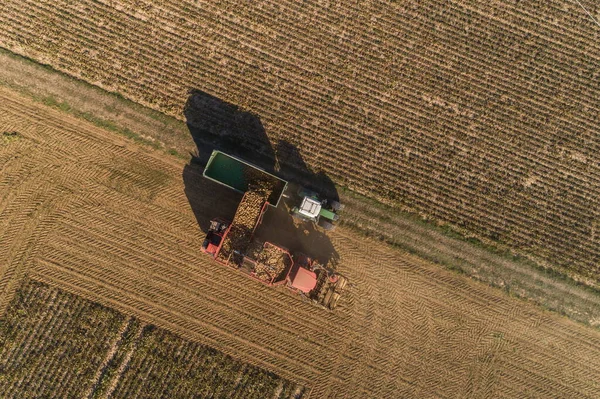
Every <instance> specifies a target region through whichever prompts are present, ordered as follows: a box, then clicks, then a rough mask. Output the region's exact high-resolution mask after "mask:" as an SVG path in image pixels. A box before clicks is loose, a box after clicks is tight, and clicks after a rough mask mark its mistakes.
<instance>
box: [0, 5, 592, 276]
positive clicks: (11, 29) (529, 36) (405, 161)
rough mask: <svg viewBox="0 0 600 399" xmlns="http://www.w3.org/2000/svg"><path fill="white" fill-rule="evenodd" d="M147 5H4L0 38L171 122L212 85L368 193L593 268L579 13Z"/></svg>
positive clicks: (557, 9) (316, 162)
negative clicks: (169, 116)
mask: <svg viewBox="0 0 600 399" xmlns="http://www.w3.org/2000/svg"><path fill="white" fill-rule="evenodd" d="M142 3H143V4H145V7H143V8H140V7H139V2H136V5H135V6H134V4H130V3H129V2H126V1H123V2H120V5H121V6H122V7H119V8H115V7H113V6H112V5H111V4H108V3H104V2H99V3H98V2H84V3H83V4H82V6H81V7H80V8H73V7H69V6H68V5H66V4H65V5H64V6H61V7H57V6H55V5H54V4H50V3H49V2H33V1H27V2H8V3H7V5H6V6H5V7H6V10H7V12H5V13H3V14H2V15H3V16H2V18H3V19H2V22H3V23H4V25H3V28H2V29H1V30H0V37H3V38H4V40H5V41H6V43H7V45H8V46H9V47H11V46H14V47H15V48H19V49H20V51H23V52H25V53H26V54H28V55H31V56H34V58H36V57H43V58H44V59H47V58H48V57H49V58H50V59H51V64H53V65H55V66H57V67H58V68H60V69H62V70H65V71H67V72H69V73H73V74H76V75H79V76H81V77H83V78H84V79H87V80H89V81H92V82H101V84H102V85H104V86H105V87H108V88H111V89H114V88H117V87H119V90H122V91H123V93H124V94H125V95H128V96H129V97H131V98H133V99H134V100H136V101H139V102H141V103H144V104H148V105H152V106H154V107H157V108H160V109H162V110H165V111H168V112H175V113H179V112H181V110H182V109H183V106H184V103H185V101H186V92H187V90H188V89H189V88H198V89H201V90H203V91H206V92H208V93H210V94H212V95H215V96H217V97H221V98H223V99H225V100H227V101H230V102H232V103H235V104H236V105H241V106H242V107H245V108H247V109H249V110H251V111H252V112H253V113H255V114H258V115H260V117H261V119H262V121H263V124H264V125H265V127H267V129H268V132H269V137H270V138H271V140H273V142H276V141H277V140H278V139H284V140H286V141H289V142H291V143H293V144H295V145H296V146H298V147H299V148H301V151H302V156H303V158H304V160H305V161H306V162H307V164H308V165H309V166H310V167H311V168H312V169H314V170H319V169H322V170H323V171H325V172H326V173H329V174H331V175H332V176H334V177H336V178H337V179H338V181H339V182H340V183H342V184H344V185H347V186H349V187H351V188H353V189H354V190H356V191H358V192H361V193H363V194H367V195H369V196H372V197H376V198H379V199H382V200H386V201H392V202H394V203H397V204H399V205H401V206H403V207H405V208H409V209H411V210H413V211H416V212H419V213H421V214H423V215H427V216H428V217H430V218H434V219H437V220H440V221H444V222H449V223H452V224H454V225H456V226H459V227H461V228H463V229H466V230H467V231H469V232H472V233H473V232H474V233H476V234H477V235H480V236H482V237H488V238H492V239H496V240H501V241H503V242H505V243H507V244H509V245H511V246H513V247H514V248H516V249H520V250H523V251H526V252H533V253H537V254H541V255H543V256H544V257H545V258H546V259H548V260H550V261H551V262H555V263H558V264H560V265H562V266H565V267H567V268H569V269H572V270H576V271H579V272H581V273H583V274H586V275H588V276H593V275H594V274H595V272H596V271H597V264H598V260H599V259H600V243H599V241H598V240H599V237H598V235H597V234H595V230H594V229H595V227H594V226H595V225H596V224H597V222H598V218H599V217H600V215H599V214H598V212H597V209H598V208H599V205H600V204H599V203H598V199H597V198H599V197H598V195H597V190H598V186H597V185H595V184H594V183H593V182H594V181H597V180H598V178H600V170H599V168H598V165H597V163H596V162H594V159H595V157H596V156H597V155H596V154H597V153H598V152H599V151H600V143H599V142H598V137H597V135H595V133H594V132H595V131H596V128H597V125H598V116H597V113H596V112H594V111H593V109H594V107H595V99H596V98H597V97H598V94H599V93H598V90H597V87H596V86H594V85H589V84H588V82H589V81H590V79H593V77H594V76H595V75H594V72H593V71H594V69H593V67H592V66H593V65H594V64H595V59H593V57H591V56H590V55H589V54H590V52H589V51H584V50H582V49H583V48H587V49H595V48H597V41H596V40H594V37H595V34H594V31H593V30H591V29H592V27H591V26H590V25H589V24H580V23H578V19H579V15H578V14H577V12H576V8H574V7H570V8H569V13H567V14H565V13H564V11H563V9H562V6H560V5H558V4H555V3H552V2H551V3H545V2H531V4H528V5H526V6H523V7H521V6H518V5H499V4H494V5H491V6H490V7H489V8H483V7H481V5H480V4H478V3H474V2H455V1H448V2H435V3H434V2H431V3H426V4H421V3H419V4H417V5H414V6H409V5H406V6H402V7H393V6H390V8H389V9H388V10H385V11H386V12H381V11H382V10H379V11H380V12H377V13H374V14H373V16H372V18H370V19H368V20H365V19H364V18H362V17H361V16H362V15H363V14H364V13H365V12H367V11H366V10H362V9H360V8H358V7H356V6H352V5H349V4H348V5H344V6H343V7H342V8H335V7H326V8H322V7H318V6H317V5H313V4H307V5H303V6H302V7H300V6H298V5H296V4H294V3H293V2H283V3H282V2H270V3H264V4H262V5H260V6H259V5H256V6H254V5H244V6H239V5H235V4H233V3H232V4H228V3H221V4H219V5H216V4H207V5H204V6H203V7H202V8H199V7H197V6H194V5H192V4H190V3H188V2H183V1H175V0H174V1H168V2H161V3H159V4H151V3H144V2H142ZM234 9H235V12H233V10H234ZM83 10H87V11H83ZM541 10H542V11H543V13H548V15H549V16H551V17H552V18H554V19H555V20H560V21H561V25H560V26H558V25H557V24H555V23H547V20H546V19H544V18H541V17H540V12H542V11H541ZM89 11H93V12H89ZM317 11H318V12H317ZM371 11H376V10H371ZM344 16H345V17H344ZM39 21H46V23H41V24H40V22H39ZM307 21H310V22H307ZM576 22H577V23H576ZM562 26H568V27H569V29H562ZM317 27H318V28H317ZM45 29H47V30H48V33H52V34H45V35H41V34H40V33H39V32H40V31H44V30H45ZM149 31H150V32H152V34H151V35H148V34H147V32H149ZM107 43H110V44H111V45H110V47H109V46H108V45H107ZM53 49H54V50H53ZM216 71H218V73H215V72H216ZM219 117H220V116H219V115H215V116H214V118H213V119H215V120H216V121H215V125H217V126H218V125H219V123H218V119H219ZM210 119H211V118H210V117H209V118H207V120H210ZM244 142H246V143H251V142H252V140H251V139H248V140H244ZM284 162H285V161H284ZM529 179H533V180H531V181H533V184H531V185H526V184H525V183H524V182H526V181H529Z"/></svg>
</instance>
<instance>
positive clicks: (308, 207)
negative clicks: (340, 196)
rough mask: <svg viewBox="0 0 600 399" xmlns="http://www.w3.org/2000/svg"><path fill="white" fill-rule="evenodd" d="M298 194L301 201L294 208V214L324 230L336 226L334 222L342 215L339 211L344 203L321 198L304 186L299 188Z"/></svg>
mask: <svg viewBox="0 0 600 399" xmlns="http://www.w3.org/2000/svg"><path fill="white" fill-rule="evenodd" d="M297 195H298V199H301V202H300V205H299V206H294V207H293V208H292V210H291V214H292V216H294V217H295V218H297V219H300V220H304V221H309V222H313V223H315V224H316V225H318V226H321V227H322V228H323V229H324V230H333V229H334V228H335V224H334V223H335V222H337V221H338V219H339V217H340V215H339V214H338V212H339V211H341V210H342V209H344V206H343V205H342V204H340V203H339V202H337V201H334V200H329V199H321V198H320V197H319V194H317V193H316V192H314V191H311V190H308V189H306V188H304V187H300V188H299V189H298V192H297Z"/></svg>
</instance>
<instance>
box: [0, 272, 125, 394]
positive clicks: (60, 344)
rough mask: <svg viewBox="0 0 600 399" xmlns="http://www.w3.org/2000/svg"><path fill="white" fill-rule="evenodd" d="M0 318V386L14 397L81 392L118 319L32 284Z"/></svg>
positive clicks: (116, 329)
mask: <svg viewBox="0 0 600 399" xmlns="http://www.w3.org/2000/svg"><path fill="white" fill-rule="evenodd" d="M3 319H4V322H3V323H2V325H1V329H0V359H2V361H1V364H2V367H1V368H0V370H1V371H0V374H1V375H2V378H0V390H1V391H2V393H3V395H4V396H6V397H19V398H34V397H54V396H52V395H55V394H56V393H57V392H61V394H62V395H66V396H72V397H79V396H81V395H82V394H83V392H84V391H85V389H86V388H87V387H88V385H89V380H90V379H91V377H92V376H93V374H94V372H95V371H96V369H97V367H98V366H99V364H100V362H101V360H102V356H103V353H104V352H106V351H107V349H108V343H109V342H110V341H111V339H112V337H113V336H114V335H115V334H116V333H117V331H118V329H119V327H120V325H121V323H122V321H123V317H122V316H121V315H119V314H118V313H117V312H115V311H113V310H110V309H108V308H103V307H101V306H99V305H94V304H92V303H90V302H87V301H84V300H82V299H80V298H77V297H76V296H74V295H71V294H67V293H64V292H59V291H58V290H56V289H54V290H51V289H48V288H47V287H46V286H44V285H43V284H40V283H36V282H29V283H27V284H25V286H24V287H23V288H22V289H21V290H20V291H19V292H18V293H17V295H16V296H15V297H14V299H13V301H12V303H11V306H10V307H9V309H8V311H7V313H6V314H5V315H4V316H3ZM66 365H68V366H67V367H65V366H66Z"/></svg>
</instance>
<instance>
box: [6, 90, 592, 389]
mask: <svg viewBox="0 0 600 399" xmlns="http://www.w3.org/2000/svg"><path fill="white" fill-rule="evenodd" d="M13 96H14V95H10V94H9V93H8V92H5V91H0V98H1V100H2V103H3V104H5V105H6V112H5V113H4V114H2V115H0V130H1V129H2V127H3V126H4V125H6V126H8V125H10V126H11V127H13V126H15V124H16V126H17V127H18V130H19V131H20V133H21V134H22V136H23V139H22V141H21V142H20V143H19V142H15V143H12V144H11V146H12V147H7V148H2V149H0V156H3V155H2V154H4V151H14V153H19V151H22V150H23V148H25V147H23V146H26V147H27V148H28V150H27V152H28V153H29V154H30V155H31V156H29V157H24V158H22V159H21V160H19V162H20V163H21V164H19V165H18V166H17V165H16V164H11V163H10V162H12V161H8V162H9V163H7V164H6V165H7V167H6V168H5V169H4V170H5V172H4V173H6V175H4V174H3V176H2V181H3V182H4V183H3V184H4V187H6V188H7V189H8V191H9V194H7V195H8V197H6V198H8V199H10V201H7V202H6V204H5V205H2V206H3V213H2V214H1V215H2V218H1V219H0V236H2V237H5V236H6V234H7V232H8V231H9V230H8V229H9V225H10V223H9V222H10V220H13V218H14V219H15V220H16V218H20V216H18V215H22V214H23V212H24V210H26V209H33V208H31V207H32V206H33V205H34V204H36V203H37V202H38V201H39V197H38V196H37V193H38V192H39V190H36V189H35V183H36V182H37V183H38V184H39V187H40V188H43V189H44V190H46V191H45V192H48V193H56V192H61V193H62V195H63V196H64V198H63V199H61V200H59V201H54V202H48V205H47V206H48V207H49V208H50V209H49V210H48V212H46V213H42V214H40V218H41V220H40V221H39V222H38V224H37V225H36V226H37V227H36V228H37V229H38V230H40V229H44V230H46V231H45V232H43V231H40V232H39V234H38V235H37V236H35V237H38V238H35V237H32V238H30V239H29V240H26V239H24V238H23V237H21V238H19V236H15V237H14V238H13V242H14V244H13V246H14V247H15V250H14V253H21V252H22V251H23V247H24V246H31V247H33V248H32V250H31V252H29V256H28V257H27V259H26V262H25V264H24V269H23V272H27V273H28V274H29V275H30V276H31V277H32V278H34V279H36V280H42V281H45V282H48V283H51V285H53V286H57V287H60V288H63V289H65V290H67V291H70V292H74V293H77V294H78V295H80V296H82V297H84V298H87V299H91V300H93V301H98V302H100V303H102V304H103V305H108V306H110V307H113V308H116V309H118V310H120V311H121V312H122V313H124V314H129V315H134V316H136V317H137V318H139V319H140V320H142V321H143V322H144V323H150V324H156V325H158V326H159V327H161V328H166V329H168V330H171V331H173V332H175V333H177V334H178V335H179V336H182V337H184V338H185V339H188V340H191V341H194V342H201V343H203V344H208V345H209V346H212V347H214V348H216V349H218V350H221V351H222V352H224V353H226V354H228V355H232V356H234V357H236V358H238V359H241V360H243V361H247V362H249V363H251V364H254V365H257V366H260V367H262V368H265V369H267V370H270V371H272V372H275V373H276V374H277V375H280V376H282V377H283V378H286V379H290V380H293V381H294V382H297V383H300V384H302V385H304V386H307V387H308V389H309V390H312V391H311V398H312V397H314V398H336V397H339V398H342V397H346V398H363V397H370V396H375V397H390V396H400V397H419V398H420V397H432V396H436V397H457V396H464V395H465V392H467V393H470V394H471V396H473V397H521V396H520V394H522V392H528V394H529V395H530V396H531V397H540V398H541V397H548V396H559V397H578V398H594V397H597V396H598V395H600V386H599V385H598V381H597V379H596V378H595V376H597V375H598V374H600V361H599V360H598V359H600V356H598V355H599V353H598V351H599V349H598V348H600V336H599V334H598V333H597V332H596V331H594V330H588V329H586V328H584V327H582V326H579V325H575V324H573V323H570V322H568V321H567V320H565V319H561V318H558V317H554V316H550V315H548V314H546V313H541V312H539V311H538V310H536V309H534V308H532V307H530V306H527V304H523V303H521V302H518V301H514V300H512V299H510V298H506V297H504V296H503V294H502V293H500V292H496V291H493V290H491V289H488V288H486V287H482V286H480V285H477V284H475V283H474V282H471V281H468V280H466V279H464V278H462V277H460V276H457V275H453V274H449V273H445V272H443V271H441V270H439V269H438V268H436V267H434V266H432V265H429V264H426V263H423V262H421V261H419V260H418V259H415V258H412V257H410V256H408V255H406V254H401V253H398V252H395V251H392V250H390V249H389V248H386V247H384V246H383V245H381V244H379V243H376V242H371V241H369V240H365V239H362V238H357V237H354V236H351V235H346V234H347V232H345V231H344V230H343V229H341V228H340V229H338V230H339V231H337V233H336V234H334V235H332V240H333V244H334V246H335V249H336V251H337V252H338V253H339V254H341V259H340V262H339V266H338V269H339V271H340V272H341V273H342V274H343V275H345V276H347V277H348V278H349V280H350V282H351V283H352V285H353V286H352V287H351V288H350V289H348V291H347V293H346V295H345V296H344V297H343V298H342V299H341V300H340V303H339V306H338V308H337V309H336V310H335V311H334V312H326V311H324V310H321V309H319V308H316V307H313V306H312V305H310V304H308V303H305V302H302V301H301V300H300V299H299V298H297V297H295V296H294V295H293V294H291V293H288V292H287V291H286V290H284V289H274V288H269V287H265V286H263V285H262V284H260V283H258V282H255V281H253V280H251V279H248V278H247V277H246V276H244V275H243V274H241V273H237V272H236V271H234V270H231V269H229V268H226V267H223V266H222V265H219V264H217V263H216V262H213V261H212V260H210V259H209V258H207V257H204V256H202V254H201V253H200V250H199V249H200V245H201V241H202V233H201V232H200V231H199V230H198V226H197V224H196V222H195V220H194V214H193V213H192V212H191V210H190V206H189V204H188V203H187V201H186V196H185V194H184V185H183V182H182V181H181V169H182V167H183V165H181V164H179V165H178V164H170V163H168V161H167V160H165V162H162V161H160V160H159V159H158V158H157V157H156V156H155V155H153V154H154V153H153V152H150V151H148V152H146V151H137V152H136V151H132V150H130V149H128V148H127V145H123V144H122V143H123V142H122V139H120V138H117V137H113V136H112V135H111V134H108V133H106V132H102V131H100V130H98V129H94V128H91V127H89V126H88V125H79V124H78V122H76V121H74V120H72V119H69V118H65V119H63V120H61V118H62V115H61V114H60V113H58V112H55V111H49V110H47V109H45V108H43V107H40V106H39V105H34V104H33V103H31V102H28V101H25V100H23V99H20V98H17V97H13ZM20 107H22V108H23V112H19V111H18V109H19V108H20ZM63 132H64V133H63ZM103 140H105V141H106V143H105V144H103ZM27 143H28V144H27ZM118 143H121V144H120V145H119V144H118ZM65 147H66V148H70V149H71V155H70V156H65V157H63V156H62V154H63V150H62V149H61V148H65ZM42 149H43V151H42ZM94 153H95V154H96V155H94ZM106 157H108V159H110V162H107V161H106ZM2 159H4V158H2ZM6 159H9V158H6ZM48 159H51V160H52V163H54V164H55V165H56V167H55V168H52V169H51V170H48V171H46V172H44V173H41V172H40V173H37V174H34V175H33V176H35V178H33V179H31V180H27V179H25V183H21V180H22V179H21V178H20V177H25V176H27V175H31V174H29V173H28V172H27V171H29V170H38V171H40V170H45V169H43V168H42V165H47V160H48ZM78 169H81V170H84V171H85V172H78V173H75V171H76V170H78ZM117 170H119V171H122V173H118V174H115V173H113V172H115V171H117ZM144 170H156V171H160V173H158V172H157V173H142V171H144ZM62 173H65V174H68V175H73V176H74V177H73V179H68V178H66V176H63V177H62V178H61V174H62ZM17 176H19V178H17ZM165 176H166V177H165ZM125 182H128V184H136V185H137V187H139V188H140V190H141V191H139V192H138V191H135V193H134V194H135V195H132V194H131V193H130V192H129V191H125V190H120V187H122V186H123V184H125ZM188 183H189V182H188ZM197 183H198V185H199V187H200V188H199V191H198V194H199V195H198V197H197V198H195V201H197V202H200V203H197V204H195V205H196V209H197V210H199V211H200V212H203V213H206V214H207V216H206V217H207V218H209V217H211V216H212V215H213V213H218V212H221V211H222V209H228V212H230V213H233V212H235V201H233V202H234V203H233V204H228V205H226V206H225V207H224V208H220V207H219V202H218V201H215V198H211V196H210V195H208V194H207V195H205V196H202V195H200V194H202V193H213V194H214V195H217V194H218V195H220V197H219V198H220V199H221V202H225V201H228V199H227V191H226V190H225V191H223V192H222V193H221V194H219V191H218V190H213V187H212V186H207V185H206V184H207V183H206V182H205V181H204V180H203V179H198V182H197ZM13 188H14V189H15V190H16V193H15V194H13V193H12V189H13ZM185 188H186V189H187V187H185ZM143 190H146V191H145V192H146V195H138V194H140V193H142V192H143ZM3 194H4V192H3ZM52 196H53V197H54V196H55V194H52ZM13 198H20V199H19V201H18V202H14V201H13V200H12V199H13ZM59 198H62V197H60V196H59ZM235 198H236V201H239V196H236V197H235ZM3 201H4V200H3ZM203 201H204V202H203ZM19 206H20V207H19ZM222 216H227V215H222ZM230 216H231V215H230ZM19 223H24V221H21V222H19ZM32 240H33V241H32ZM11 253H12V252H11ZM4 256H6V257H8V258H9V260H12V259H13V257H14V255H11V254H9V253H6V254H4ZM4 295H5V296H4V297H3V298H0V300H7V299H10V298H8V297H7V295H8V294H6V293H5V294H4ZM57 325H59V324H57ZM122 327H123V325H122V324H121V325H119V326H118V328H117V330H119V329H121V328H122ZM56 328H57V327H56ZM42 334H44V333H42ZM161 334H163V333H161ZM161 334H159V335H157V336H156V337H155V338H151V339H154V340H163V338H164V340H165V341H169V340H170V338H168V337H166V336H164V335H161ZM50 335H51V334H50V333H47V336H50ZM165 337H166V338H165ZM106 342H115V340H111V339H107V340H106ZM177 345H179V344H177ZM177 345H175V347H178V346H177ZM181 345H188V344H181ZM189 345H191V346H194V345H195V344H189ZM116 353H119V352H118V350H117V352H116ZM191 353H194V354H199V352H194V351H192V352H191ZM189 356H192V357H193V356H194V355H192V354H190V355H189ZM121 358H123V359H125V358H127V356H125V355H122V356H121ZM103 359H104V357H103V356H100V361H103ZM129 359H130V360H129V361H130V364H142V363H143V362H144V361H145V360H144V359H146V360H148V361H149V362H155V364H156V365H157V366H156V367H154V368H152V370H157V369H160V368H161V367H162V366H158V365H159V364H163V363H162V362H163V360H157V359H154V358H152V359H151V358H149V357H148V356H146V355H144V354H140V353H136V352H132V354H131V356H130V358H129ZM178 361H179V360H178ZM136 367H137V366H136ZM114 369H115V370H119V369H120V368H119V367H116V366H115V367H114ZM122 370H127V368H123V369H122ZM129 370H131V371H130V372H133V370H132V369H129ZM169 371H170V373H169V374H170V375H171V376H172V377H173V376H177V375H178V374H177V373H179V372H180V371H181V370H177V369H173V370H169ZM145 372H151V373H153V371H150V370H149V369H146V370H145ZM171 372H172V374H171ZM40 373H41V370H40ZM95 373H96V370H93V371H92V372H91V375H92V376H94V375H95ZM52 375H55V377H54V378H55V380H56V381H61V379H60V375H59V374H54V373H53V372H52V371H48V374H47V377H44V380H43V381H49V380H47V379H46V378H50V376H52ZM142 375H145V374H142ZM150 375H151V374H150ZM157 378H162V377H157ZM164 378H165V379H168V378H171V377H169V376H167V375H164ZM173 378H175V377H173ZM257 378H262V377H257ZM53 381H54V380H53ZM112 381H116V380H112ZM165 381H167V380H165ZM168 381H174V380H173V379H171V380H168ZM65 383H66V382H65ZM40 384H42V385H43V383H40ZM107 384H108V385H109V386H112V387H113V389H114V391H113V392H114V393H115V394H117V393H118V395H122V396H127V395H134V393H132V392H144V390H148V392H151V393H150V395H151V396H152V395H154V396H157V395H156V393H155V392H154V391H152V390H153V389H154V388H156V386H146V385H143V379H141V378H140V379H139V381H136V379H135V378H134V377H133V376H131V375H127V376H126V377H125V379H124V380H123V381H122V382H118V381H116V382H114V383H110V384H109V383H108V382H107ZM136 384H137V385H136ZM99 385H101V384H99ZM158 385H161V384H158ZM166 385H169V384H168V383H167V384H166ZM515 385H516V386H515ZM40 389H41V388H40ZM181 389H182V391H181V392H185V391H184V389H185V388H181ZM158 396H160V395H158Z"/></svg>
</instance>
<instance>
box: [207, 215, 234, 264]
mask: <svg viewBox="0 0 600 399" xmlns="http://www.w3.org/2000/svg"><path fill="white" fill-rule="evenodd" d="M228 228H229V222H227V221H225V220H223V219H220V218H215V219H212V220H211V221H210V227H209V228H208V232H207V233H206V237H205V238H204V242H203V243H202V252H204V253H207V254H210V255H211V256H213V257H214V256H215V255H216V253H217V251H218V249H219V245H221V241H222V240H223V236H224V235H225V232H226V231H227V229H228Z"/></svg>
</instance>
